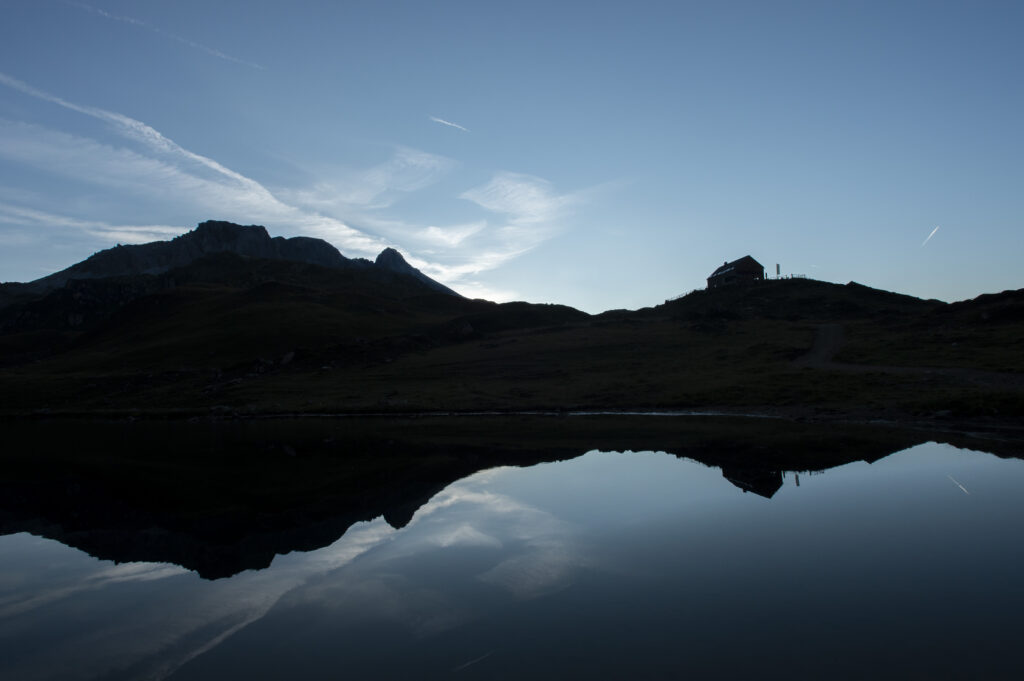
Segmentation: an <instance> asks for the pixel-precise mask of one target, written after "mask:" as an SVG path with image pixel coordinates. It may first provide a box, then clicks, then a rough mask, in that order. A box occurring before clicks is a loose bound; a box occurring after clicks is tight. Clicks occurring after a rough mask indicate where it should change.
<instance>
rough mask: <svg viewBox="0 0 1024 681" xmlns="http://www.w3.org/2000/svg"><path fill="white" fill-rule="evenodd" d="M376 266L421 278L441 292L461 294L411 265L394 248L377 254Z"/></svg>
mask: <svg viewBox="0 0 1024 681" xmlns="http://www.w3.org/2000/svg"><path fill="white" fill-rule="evenodd" d="M373 264H374V266H375V267H380V268H382V269H385V270H388V271H389V272H398V273H400V274H408V275H410V276H412V277H415V278H416V279H418V280H420V281H421V282H423V283H424V284H426V285H427V286H429V287H430V288H432V289H434V290H435V291H439V292H441V293H450V294H452V295H456V296H457V295H459V294H458V293H456V292H455V291H453V290H451V289H450V288H448V287H447V286H445V285H444V284H441V283H438V282H436V281H434V280H433V279H431V278H430V277H428V276H427V275H425V274H423V273H422V272H420V271H419V270H418V269H416V268H415V267H413V266H412V265H410V264H409V263H407V262H406V261H405V258H403V257H402V254H401V253H399V252H398V251H397V250H395V249H394V248H390V247H389V248H385V249H384V250H383V251H381V252H380V253H379V254H378V255H377V259H376V260H375V261H374V262H373Z"/></svg>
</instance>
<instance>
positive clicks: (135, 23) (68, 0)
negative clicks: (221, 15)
mask: <svg viewBox="0 0 1024 681" xmlns="http://www.w3.org/2000/svg"><path fill="white" fill-rule="evenodd" d="M64 2H65V4H68V5H71V6H72V7H77V8H79V9H82V10H85V11H86V12H92V13H93V14H98V15H99V16H101V17H105V18H107V19H111V20H112V21H120V22H122V23H125V24H131V25H132V26H138V27H140V28H144V29H146V30H149V31H153V32H154V33H158V34H159V35H162V36H164V37H165V38H170V39H171V40H176V41H178V42H179V43H181V44H182V45H188V46H189V47H191V48H194V49H197V50H199V51H201V52H205V53H207V54H209V55H211V56H214V57H217V58H218V59H223V60H225V61H230V62H234V63H236V64H241V65H242V66H248V67H250V68H254V69H257V70H259V71H266V69H265V68H264V67H262V66H260V65H259V64H257V63H255V62H251V61H246V60H244V59H239V58H238V57H233V56H231V55H230V54H226V53H224V52H221V51H220V50H217V49H214V48H212V47H207V46H206V45H203V44H201V43H197V42H195V41H194V40H189V39H188V38H183V37H182V36H180V35H178V34H176V33H171V32H170V31H165V30H163V29H162V28H157V27H156V26H153V25H152V24H148V23H146V22H145V21H142V20H141V19H134V18H132V17H126V16H122V15H120V14H111V13H110V12H107V11H106V10H102V9H100V8H99V7H93V6H92V5H87V4H85V3H84V2H77V1H76V0H64Z"/></svg>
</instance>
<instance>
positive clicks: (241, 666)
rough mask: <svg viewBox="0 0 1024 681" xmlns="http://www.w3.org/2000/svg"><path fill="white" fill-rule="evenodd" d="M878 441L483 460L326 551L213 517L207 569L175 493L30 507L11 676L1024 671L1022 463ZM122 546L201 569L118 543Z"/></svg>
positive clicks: (9, 600)
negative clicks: (760, 450)
mask: <svg viewBox="0 0 1024 681" xmlns="http://www.w3.org/2000/svg"><path fill="white" fill-rule="evenodd" d="M804 435H805V434H804ZM822 437H825V436H824V435H822ZM318 441H320V442H325V441H329V438H319V440H318ZM757 441H758V442H763V441H764V438H763V437H762V436H759V437H758V438H757ZM823 442H824V443H825V444H823V445H822V446H825V447H827V446H828V444H827V442H825V441H823ZM375 446H376V445H375ZM431 451H434V450H431ZM702 451H703V450H702ZM773 451H774V450H773ZM292 454H294V456H293V455H290V454H288V453H287V452H285V453H284V455H283V458H284V459H286V460H287V461H289V463H288V464H287V465H288V466H291V465H292V463H291V462H292V461H293V460H295V459H301V458H302V456H303V455H302V452H301V451H298V452H293V453H292ZM434 456H435V457H436V456H438V455H437V452H436V451H435V453H434ZM765 456H766V457H768V458H771V457H770V456H768V455H767V454H766V455H765ZM705 458H706V457H705ZM847 458H850V457H847ZM867 458H868V459H869V460H871V461H872V463H867V462H866V461H858V460H850V461H848V462H847V463H843V464H841V465H837V466H835V467H832V468H829V469H827V470H821V471H815V472H812V471H808V470H806V469H804V470H802V471H793V470H785V469H772V468H770V467H765V466H757V465H753V464H752V463H749V462H748V465H745V466H743V465H736V464H735V461H734V460H733V463H731V464H729V465H726V466H725V467H724V468H723V467H720V466H713V465H708V464H707V463H706V462H704V463H702V462H701V461H697V460H691V459H690V458H687V457H686V456H685V455H681V454H679V452H676V453H675V454H668V453H664V452H658V451H616V452H609V451H597V450H594V451H588V452H586V453H584V454H583V455H581V456H575V457H573V458H566V459H565V460H557V461H547V462H540V463H536V462H530V461H526V462H520V463H522V464H523V465H516V466H508V465H500V466H498V467H495V468H488V467H487V462H486V461H477V462H476V463H475V464H474V466H473V467H472V468H478V469H479V470H476V471H475V472H472V471H471V472H469V473H468V474H467V475H466V476H465V477H461V476H460V477H457V478H455V479H454V481H451V480H444V479H442V478H435V479H434V480H433V482H434V483H436V484H434V485H433V487H431V486H429V485H428V486H427V487H426V488H422V489H421V488H416V492H415V493H414V494H412V496H411V497H406V498H403V499H401V500H396V499H392V500H391V502H390V506H389V508H390V509H391V510H390V511H388V512H386V513H381V514H379V515H376V516H375V517H374V516H373V514H375V513H376V511H373V510H370V511H366V512H365V513H364V514H363V515H369V516H371V517H366V518H364V519H358V518H357V517H356V516H358V515H359V514H355V515H353V514H352V513H349V512H347V511H346V512H345V513H343V514H342V515H344V516H345V519H344V522H343V523H341V524H340V525H337V527H340V530H339V531H340V532H341V534H340V536H338V537H336V538H331V539H327V540H321V541H320V542H319V543H321V544H323V545H322V546H321V547H320V548H315V549H313V550H294V549H293V550H281V549H280V546H278V545H274V548H273V551H271V552H270V553H266V552H265V551H263V549H265V548H266V547H268V546H271V545H272V544H273V541H277V540H278V539H276V538H279V537H280V536H283V535H288V536H289V537H290V538H291V539H290V540H292V541H293V545H294V542H295V541H297V542H298V544H300V545H301V544H303V542H304V541H306V539H304V538H302V537H300V535H297V534H295V533H294V532H293V531H292V530H288V531H287V532H286V531H285V530H283V529H281V528H279V527H276V526H275V527H274V528H273V529H274V534H273V537H275V539H274V540H273V541H271V540H269V539H267V538H266V536H270V535H269V534H267V535H266V536H264V535H263V534H260V530H259V528H255V529H252V530H251V531H250V532H247V533H243V535H239V534H237V533H227V530H223V529H220V530H218V531H220V532H223V533H225V534H224V539H225V541H227V542H229V543H230V544H231V546H232V547H233V548H232V551H233V553H232V554H231V557H230V559H225V558H224V557H223V556H221V555H219V554H218V555H217V556H216V560H214V559H213V558H211V557H210V556H213V555H214V554H216V552H217V548H216V545H215V543H213V542H212V541H208V540H206V539H204V542H206V543H196V544H195V545H187V544H188V541H189V540H188V539H187V538H186V537H187V536H192V537H194V536H195V532H192V533H191V534H188V533H185V532H184V531H179V530H180V528H179V530H171V529H167V528H168V527H170V526H171V524H170V523H169V522H157V521H155V520H154V518H155V517H156V516H155V515H153V514H155V513H156V511H154V510H153V508H157V507H158V506H159V505H157V506H154V507H153V508H149V507H146V508H148V510H146V511H142V510H135V511H133V510H132V507H131V506H130V505H126V504H127V502H124V501H123V499H122V500H121V501H119V502H118V503H117V504H115V505H114V506H111V507H110V508H107V509H105V510H103V511H102V513H100V512H97V516H96V518H90V519H89V521H88V523H89V525H88V527H84V526H81V527H79V526H76V525H75V523H74V521H73V520H71V518H73V517H79V516H83V515H84V516H88V515H89V511H88V509H86V508H85V507H84V506H83V507H82V509H81V513H79V514H78V516H76V515H75V513H74V509H71V510H70V511H69V514H68V515H66V516H60V517H59V518H58V517H56V516H54V517H49V518H41V519H38V520H34V521H30V519H29V516H28V515H27V514H26V511H25V509H26V508H27V507H28V506H26V505H22V506H20V507H18V508H19V509H20V510H19V511H18V513H20V514H21V515H19V516H18V519H16V520H13V521H12V520H11V517H12V515H15V513H14V512H13V511H7V512H6V513H7V516H6V518H7V520H6V522H5V524H4V526H3V527H4V528H5V529H6V531H8V532H11V531H12V529H15V527H16V526H17V523H19V522H20V523H22V524H23V525H24V526H25V528H26V529H30V530H31V532H27V531H19V532H12V533H10V534H6V535H5V536H2V537H0V660H3V662H2V677H3V678H5V679H7V678H9V679H22V680H26V681H28V680H33V679H164V678H169V679H183V680H184V679H189V680H192V679H224V678H246V679H280V678H301V679H338V678H346V677H348V678H373V679H398V678H402V679H410V678H416V679H419V678H426V679H435V678H436V679H441V678H444V679H448V678H454V679H459V678H467V679H472V678H480V679H522V678H538V679H563V678H640V679H662V678H665V679H668V678H682V677H695V678H736V679H739V678H743V679H749V678H770V679H775V678H777V679H792V678H830V679H864V678H878V677H882V678H901V679H904V678H921V679H925V678H927V679H936V678H964V679H967V678H971V679H976V678H1021V677H1022V674H1024V658H1022V656H1021V655H1020V653H1019V638H1020V631H1021V630H1020V625H1019V623H1020V621H1021V618H1022V612H1024V581H1022V580H1021V579H1020V575H1021V573H1022V568H1024V539H1022V538H1024V508H1022V505H1024V494H1022V491H1024V463H1022V461H1021V460H1019V459H1015V458H1000V457H998V456H995V455H993V454H988V453H984V452H981V451H972V450H969V449H963V448H960V447H954V446H952V445H949V444H939V443H936V442H925V443H922V444H917V445H913V446H910V447H908V448H904V449H901V450H898V451H893V452H892V453H891V454H889V455H887V456H884V455H878V454H873V455H872V456H870V457H867ZM19 470H20V469H19ZM446 470H447V469H446ZM452 470H454V469H452ZM374 475H377V473H374ZM427 477H430V476H427ZM61 484H62V485H64V491H62V492H61V494H62V495H64V497H66V496H67V494H70V495H71V498H72V499H87V498H88V499H91V498H93V497H90V496H88V493H87V492H83V491H82V489H81V485H82V484H84V485H86V486H88V482H86V483H79V482H75V483H73V484H72V483H68V482H67V480H64V482H62V483H61ZM288 484H291V483H288V482H287V480H284V479H282V485H285V486H287V485H288ZM25 485H26V489H28V488H31V485H30V484H28V483H25ZM75 485H79V487H76V486H75ZM68 489H70V490H71V491H70V492H67V490H68ZM424 490H426V491H424ZM6 493H7V495H8V497H9V496H10V492H9V491H8V492H6ZM82 495H85V496H82ZM147 496H148V497H152V496H154V494H148V495H147ZM64 497H62V498H64ZM96 498H99V495H98V494H97V496H96ZM125 498H127V497H125ZM409 498H412V499H413V501H411V502H410V501H408V499H409ZM7 503H8V506H11V505H12V504H13V505H14V506H17V504H16V503H15V502H11V501H8V502H7ZM48 503H57V502H53V501H52V499H51V500H50V502H48ZM275 503H278V502H275ZM58 505H59V504H58ZM235 505H237V503H234V502H233V506H232V508H234V506H235ZM94 506H95V504H94ZM138 508H143V504H142V503H141V502H140V504H139V506H138ZM303 508H305V507H303ZM360 508H369V507H368V506H366V505H365V504H364V505H363V506H361V507H360ZM181 509H182V507H179V506H176V507H174V508H173V509H172V511H173V513H172V512H171V511H169V512H168V517H170V516H171V515H173V516H174V517H179V516H182V515H183V514H184V511H182V510H181ZM395 509H398V510H395ZM402 509H404V510H402ZM133 513H135V514H138V515H140V517H141V518H142V520H140V521H139V523H138V525H137V526H135V525H132V523H133V522H134V520H133V519H132V518H133V516H132V514H133ZM226 513H227V512H226V511H223V512H219V513H218V514H217V515H216V516H215V519H213V520H211V518H214V515H212V514H206V515H204V522H206V523H207V524H213V525H217V523H220V524H221V525H223V526H225V527H226V526H227V525H228V524H230V523H229V521H228V520H225V518H226V517H227V515H226ZM289 513H292V514H295V513H297V511H295V510H294V507H291V506H285V505H282V506H281V508H279V509H278V512H277V513H276V514H275V515H273V516H272V517H274V518H275V519H279V517H280V516H281V515H287V514H289ZM304 513H305V515H303V516H302V518H301V519H300V520H297V521H296V524H297V525H302V526H306V525H311V524H312V525H317V527H326V526H328V525H330V526H331V527H334V525H331V522H330V521H329V520H326V519H325V517H319V516H318V520H317V521H316V522H313V521H310V520H309V518H310V517H312V516H310V515H309V513H308V512H304ZM117 514H120V515H119V516H117V517H114V516H116V515H117ZM147 514H148V515H147ZM101 515H102V516H103V518H104V521H103V523H101V522H100V521H99V520H98V519H97V518H99V517H100V516H101ZM108 516H110V517H108ZM261 517H262V516H261ZM266 517H267V518H269V517H271V515H267V516H266ZM389 517H390V522H389V520H388V519H387V518H389ZM31 522H36V523H37V524H35V525H32V524H31ZM261 522H263V521H261ZM267 522H269V521H267ZM25 523H28V524H25ZM104 523H105V524H104ZM317 523H319V524H317ZM115 525H116V526H117V529H116V530H115V529H113V528H114V526H115ZM324 531H325V532H326V531H327V530H326V529H325V530H324ZM314 534H315V535H316V536H317V537H320V536H326V535H321V534H319V533H316V532H315V533H314ZM44 536H52V537H61V538H62V539H64V540H65V541H67V542H68V543H70V544H72V545H79V546H84V547H86V548H87V549H88V550H89V551H90V552H91V553H93V554H94V555H97V556H100V557H93V556H91V555H89V553H87V552H85V551H83V550H80V549H78V548H72V547H71V546H67V545H65V544H63V543H61V542H58V541H56V540H55V539H48V538H44ZM297 537H298V539H296V538H297ZM310 541H312V540H310ZM246 542H249V543H246ZM119 546H122V547H123V550H124V551H125V552H127V554H128V555H130V556H136V555H150V554H152V555H165V554H163V553H160V552H166V555H172V554H173V555H181V556H184V558H183V559H182V560H181V561H180V563H184V564H185V565H186V567H182V566H181V565H180V564H174V563H173V562H152V561H150V562H142V561H135V560H132V561H129V562H124V561H123V560H121V559H117V560H111V559H109V558H110V557H111V556H112V555H114V554H116V553H117V550H118V547H119ZM239 547H241V548H239ZM307 548H308V547H307ZM147 551H148V552H150V553H149V554H147ZM175 551H177V552H178V553H177V554H175V553H174V552H175ZM204 556H205V558H204ZM239 556H242V557H241V558H240V557H239ZM267 556H269V557H267ZM246 557H249V558H246ZM246 559H251V560H253V561H255V563H256V564H258V567H250V566H247V565H246V564H244V560H246ZM225 561H226V562H225ZM239 561H243V562H239ZM267 562H269V565H268V566H266V565H264V563H267ZM189 565H191V569H190V568H189V567H187V566H189ZM225 565H229V566H233V567H225ZM210 577H215V578H210Z"/></svg>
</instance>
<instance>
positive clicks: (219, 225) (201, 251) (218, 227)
mask: <svg viewBox="0 0 1024 681" xmlns="http://www.w3.org/2000/svg"><path fill="white" fill-rule="evenodd" d="M217 253H234V254H235V255H240V256H244V257H247V258H258V259H263V260H288V261H293V262H300V263H307V264H310V265H320V266H321V267H329V268H333V269H350V268H354V269H369V268H372V267H375V266H376V267H380V268H382V269H386V270H388V271H390V272H396V273H400V274H405V275H408V276H410V277H413V278H415V279H417V280H418V281H420V282H422V283H423V284H425V285H426V286H427V287H429V288H431V289H432V290H434V291H439V292H442V293H449V294H451V295H458V294H457V293H456V292H455V291H452V290H451V289H450V288H448V287H446V286H444V285H443V284H439V283H438V282H436V281H434V280H433V279H431V278H430V277H428V276H426V275H425V274H423V273H422V272H420V271H419V270H417V269H416V268H414V267H412V266H411V265H409V264H408V263H407V262H405V260H404V259H403V258H402V256H401V254H400V253H398V251H396V250H394V249H393V248H388V249H385V250H384V251H383V252H382V253H381V254H380V255H379V256H378V257H377V262H376V263H371V262H370V261H369V260H365V259H362V258H357V259H350V258H346V257H345V256H343V255H342V254H341V253H340V252H339V251H338V249H336V248H335V247H334V246H332V245H331V244H329V243H327V242H326V241H324V240H323V239H314V238H311V237H304V236H299V237H292V238H290V239H286V238H284V237H273V238H271V236H270V234H269V233H268V232H267V229H266V227H262V226H259V225H248V226H243V225H236V224H234V223H231V222H223V221H219V220H208V221H206V222H201V223H199V226H197V227H196V228H195V229H194V230H192V231H191V232H187V233H186V234H182V235H180V236H177V237H175V238H173V239H171V240H170V241H155V242H152V243H148V244H139V245H131V246H122V245H118V246H115V247H114V248H108V249H106V250H103V251H100V252H98V253H95V254H93V255H91V256H89V257H88V258H86V259H85V260H83V261H82V262H80V263H77V264H75V265H72V266H71V267H68V268H67V269H64V270H61V271H60V272H56V273H54V274H51V275H49V276H46V277H43V278H41V279H36V280H35V281H31V282H28V283H26V284H20V285H15V286H14V287H11V289H10V291H9V294H8V295H9V297H13V296H14V295H17V294H22V295H24V294H26V293H34V294H41V293H45V292H47V291H51V290H53V289H55V288H59V287H61V286H64V285H65V284H66V283H67V282H68V281H71V280H75V279H103V278H109V277H127V276H133V275H143V274H150V275H155V274H162V273H164V272H167V271H169V270H172V269H176V268H180V267H185V266H187V265H189V264H191V263H193V262H195V261H196V260H199V259H200V258H203V257H205V256H208V255H213V254H217ZM2 303H3V300H0V304H2Z"/></svg>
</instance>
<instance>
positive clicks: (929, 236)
mask: <svg viewBox="0 0 1024 681" xmlns="http://www.w3.org/2000/svg"><path fill="white" fill-rule="evenodd" d="M937 231H939V228H938V226H936V227H935V229H933V230H932V233H931V234H929V235H928V238H927V239H925V240H924V241H923V242H921V246H922V247H923V246H924V245H925V244H926V243H928V242H929V241H930V240H931V238H932V237H933V236H935V232H937Z"/></svg>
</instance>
